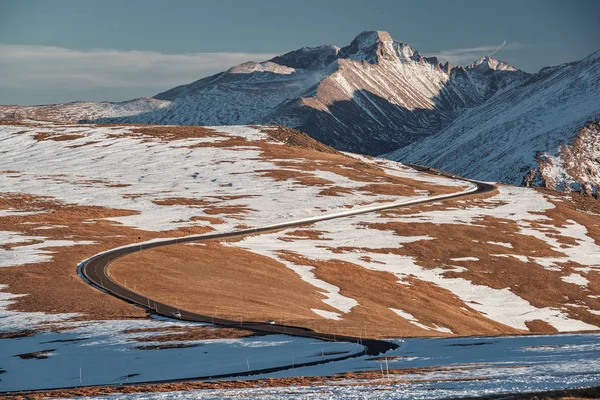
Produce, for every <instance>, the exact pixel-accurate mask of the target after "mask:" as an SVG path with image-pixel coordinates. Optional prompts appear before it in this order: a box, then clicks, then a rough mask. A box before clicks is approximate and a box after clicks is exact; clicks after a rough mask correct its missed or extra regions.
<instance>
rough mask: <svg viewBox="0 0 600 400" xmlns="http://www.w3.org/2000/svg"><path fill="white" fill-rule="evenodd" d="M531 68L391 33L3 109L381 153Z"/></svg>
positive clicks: (11, 113)
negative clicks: (144, 92) (289, 131)
mask: <svg viewBox="0 0 600 400" xmlns="http://www.w3.org/2000/svg"><path fill="white" fill-rule="evenodd" d="M527 75H528V74H526V73H524V72H522V71H518V70H517V69H516V68H514V67H511V66H509V65H508V64H506V63H503V62H500V61H497V60H494V59H491V58H487V57H486V58H482V59H481V60H479V61H478V62H476V63H474V64H472V65H469V66H467V67H464V68H463V67H457V68H452V67H451V66H450V65H449V64H447V63H446V64H444V65H442V64H440V63H439V62H438V60H437V59H436V58H435V57H424V56H423V55H421V54H420V53H419V52H418V51H415V50H413V49H412V48H411V47H410V46H409V45H407V44H405V43H400V42H396V41H394V40H393V39H392V37H391V36H390V35H389V34H388V33H387V32H378V31H369V32H362V33H361V34H359V35H358V36H357V37H356V38H355V39H354V40H353V41H352V43H351V44H350V45H348V46H346V47H343V48H339V47H337V46H333V45H326V46H319V47H315V48H302V49H299V50H296V51H292V52H289V53H286V54H283V55H281V56H278V57H275V58H273V59H272V60H269V61H265V62H260V63H257V62H247V63H244V64H241V65H238V66H235V67H233V68H230V69H229V70H228V71H225V72H222V73H219V74H216V75H214V76H210V77H207V78H204V79H201V80H199V81H196V82H193V83H191V84H188V85H183V86H179V87H176V88H174V89H171V90H168V91H166V92H164V93H160V94H158V95H156V96H155V97H154V98H152V99H137V100H132V101H131V102H124V103H99V104H94V103H70V104H65V105H56V106H45V107H38V108H31V107H28V108H22V109H18V108H14V107H12V108H11V107H5V108H4V109H3V108H2V107H0V117H1V116H4V118H7V117H8V118H11V117H19V116H21V117H22V116H26V117H30V118H38V119H39V118H40V117H41V118H43V119H48V118H49V116H51V117H52V119H54V120H56V119H60V118H57V117H60V116H61V114H62V117H63V119H66V120H68V121H70V122H74V121H80V120H85V121H95V122H118V123H123V122H129V123H152V124H179V125H234V124H267V123H278V124H283V125H286V126H289V127H293V128H298V129H300V130H302V131H304V132H306V133H308V134H309V135H311V136H312V137H314V138H316V139H318V140H320V141H322V142H324V143H326V144H328V145H331V146H334V147H336V148H338V149H342V150H346V151H353V152H360V153H365V154H380V153H383V152H387V151H391V150H394V149H396V148H398V147H401V146H405V145H407V144H410V143H412V142H413V141H415V140H417V139H421V138H422V137H424V136H428V135H430V134H432V133H435V132H437V131H439V130H440V129H442V128H443V127H444V126H446V125H448V124H449V123H450V122H451V121H452V120H454V119H455V118H456V117H457V116H458V115H460V114H461V113H462V112H463V111H464V110H465V109H467V108H469V107H473V106H476V105H479V104H481V103H482V102H484V101H485V100H486V99H488V98H490V97H491V96H492V95H494V94H495V93H497V92H498V91H502V90H504V89H506V88H507V87H511V86H512V85H514V84H516V83H519V82H521V81H522V80H523V79H525V78H526V77H527Z"/></svg>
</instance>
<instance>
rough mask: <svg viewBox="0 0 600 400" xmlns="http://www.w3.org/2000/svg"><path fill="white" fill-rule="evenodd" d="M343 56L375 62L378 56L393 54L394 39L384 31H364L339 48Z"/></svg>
mask: <svg viewBox="0 0 600 400" xmlns="http://www.w3.org/2000/svg"><path fill="white" fill-rule="evenodd" d="M341 53H342V54H343V55H344V56H345V57H349V58H353V59H358V60H365V61H367V62H369V63H371V64H374V63H377V60H378V59H379V57H386V56H393V55H394V53H395V52H394V39H392V36H391V35H390V34H389V33H387V32H385V31H364V32H361V33H359V34H358V36H356V37H355V38H354V40H353V41H352V43H350V45H349V46H346V47H344V48H343V49H341Z"/></svg>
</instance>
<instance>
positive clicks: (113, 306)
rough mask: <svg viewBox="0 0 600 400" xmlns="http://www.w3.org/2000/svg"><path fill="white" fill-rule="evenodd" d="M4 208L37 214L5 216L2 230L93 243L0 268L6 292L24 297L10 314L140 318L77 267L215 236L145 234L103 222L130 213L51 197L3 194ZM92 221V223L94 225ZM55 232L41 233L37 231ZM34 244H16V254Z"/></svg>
mask: <svg viewBox="0 0 600 400" xmlns="http://www.w3.org/2000/svg"><path fill="white" fill-rule="evenodd" d="M0 209H11V210H16V211H35V212H38V213H36V214H31V215H18V214H17V215H8V216H2V217H0V230H4V231H11V232H15V231H17V232H20V233H21V234H23V235H26V236H44V237H46V238H48V239H49V240H71V241H75V242H77V241H92V242H94V243H93V244H85V245H73V246H67V247H54V248H52V247H49V248H46V250H50V251H52V252H53V254H52V260H51V261H48V262H42V263H32V264H25V265H19V266H14V267H3V268H0V282H2V283H3V284H5V285H8V288H6V291H7V292H9V293H13V294H17V295H19V294H23V295H25V296H22V297H18V298H15V299H14V303H13V304H11V305H10V306H9V309H11V310H15V311H30V312H36V311H41V312H48V313H81V314H82V316H81V318H80V319H110V318H141V317H144V316H145V315H146V313H145V311H143V310H142V309H140V308H138V307H134V306H132V305H129V304H128V303H126V302H123V301H121V300H118V299H116V298H114V297H112V296H107V295H106V294H104V293H102V292H100V291H98V290H96V289H94V288H92V287H91V286H90V285H89V284H87V283H85V282H84V281H83V280H82V279H81V277H79V276H78V274H77V270H76V266H77V264H79V262H80V261H81V260H84V259H86V258H88V257H90V256H92V255H94V254H96V253H99V252H101V251H105V250H108V249H111V248H114V247H118V246H122V245H125V244H129V243H132V242H135V241H138V240H140V239H141V240H148V239H152V238H155V237H165V236H186V235H190V234H201V233H206V232H208V231H210V230H211V229H210V228H209V227H200V226H198V227H188V228H183V229H180V230H177V231H166V232H146V231H140V230H137V229H132V228H128V227H125V226H123V225H121V224H118V223H116V222H112V221H107V220H105V219H104V218H109V217H117V216H125V215H132V214H134V212H132V211H128V210H116V209H107V208H102V207H91V206H80V205H74V204H67V203H62V202H57V201H55V200H53V199H52V198H50V197H38V196H33V195H27V194H21V193H2V194H0ZM90 221H93V223H90ZM41 226H44V227H51V228H50V229H44V230H36V228H38V227H41ZM27 244H31V243H30V242H22V243H14V244H12V245H11V248H12V249H16V248H18V247H19V246H22V245H27Z"/></svg>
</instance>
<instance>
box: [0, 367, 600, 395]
mask: <svg viewBox="0 0 600 400" xmlns="http://www.w3.org/2000/svg"><path fill="white" fill-rule="evenodd" d="M471 368H473V366H470V365H457V366H453V367H425V368H406V369H396V368H393V369H390V370H389V375H390V376H389V379H388V378H387V376H385V379H383V378H384V376H382V373H381V372H380V371H379V370H376V371H356V372H346V373H341V374H335V375H329V376H301V377H291V378H268V379H255V380H227V381H211V382H176V383H160V384H140V385H135V384H133V385H115V386H86V387H81V388H72V389H57V390H48V391H38V392H23V393H16V394H11V395H9V396H11V398H13V399H15V400H17V399H18V400H24V399H28V400H42V399H46V398H73V397H84V396H101V395H108V394H117V393H122V394H134V393H168V392H179V391H190V390H211V389H212V390H214V389H250V388H264V387H302V386H324V385H336V384H338V385H345V386H371V385H377V386H382V385H390V386H391V385H397V384H411V383H423V382H451V381H454V382H456V381H459V382H467V381H473V380H485V379H486V378H473V377H468V376H467V377H456V378H451V377H449V378H438V379H431V380H427V379H409V378H408V377H406V378H403V376H405V375H417V374H426V373H436V372H441V373H447V374H449V373H452V372H456V373H461V372H467V371H468V370H469V369H471ZM508 368H520V367H519V366H517V367H508ZM585 390H587V391H588V392H589V393H600V390H595V391H592V389H577V390H573V391H562V392H560V393H574V394H580V393H581V394H583V393H587V392H585ZM557 393H558V392H557ZM4 397H5V396H2V395H1V394H0V398H4ZM525 398H527V397H519V399H525ZM582 398H594V397H582ZM539 399H546V397H539ZM547 399H558V397H548V398H547ZM561 399H565V400H566V398H562V397H561Z"/></svg>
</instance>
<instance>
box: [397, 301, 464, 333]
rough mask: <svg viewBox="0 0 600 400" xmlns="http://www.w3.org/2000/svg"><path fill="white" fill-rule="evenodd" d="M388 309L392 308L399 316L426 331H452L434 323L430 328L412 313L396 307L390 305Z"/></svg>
mask: <svg viewBox="0 0 600 400" xmlns="http://www.w3.org/2000/svg"><path fill="white" fill-rule="evenodd" d="M390 310H392V311H393V312H395V313H396V314H398V315H399V316H400V317H402V318H404V319H406V320H408V322H410V323H411V324H413V325H415V326H418V327H419V328H421V329H425V330H426V331H431V330H434V331H438V332H441V333H452V331H451V330H450V329H448V328H445V327H440V326H437V325H435V326H434V327H433V328H431V327H429V326H427V325H423V324H422V323H420V322H419V320H418V319H416V318H415V317H414V315H412V314H411V313H409V312H406V311H404V310H399V309H397V308H392V307H390Z"/></svg>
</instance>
